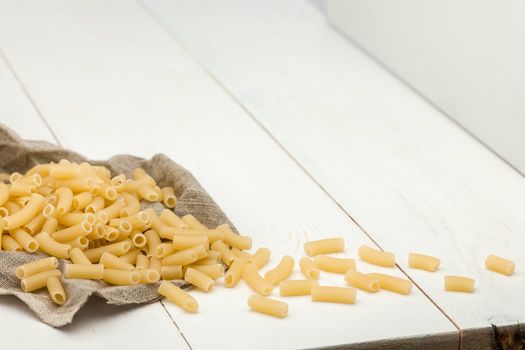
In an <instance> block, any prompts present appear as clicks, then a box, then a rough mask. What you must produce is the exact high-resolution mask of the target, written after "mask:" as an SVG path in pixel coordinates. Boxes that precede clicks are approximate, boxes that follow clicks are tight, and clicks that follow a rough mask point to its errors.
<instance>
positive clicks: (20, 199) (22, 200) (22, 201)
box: [13, 196, 31, 207]
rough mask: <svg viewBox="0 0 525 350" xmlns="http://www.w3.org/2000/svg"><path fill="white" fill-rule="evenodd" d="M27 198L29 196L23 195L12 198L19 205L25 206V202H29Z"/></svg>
mask: <svg viewBox="0 0 525 350" xmlns="http://www.w3.org/2000/svg"><path fill="white" fill-rule="evenodd" d="M29 199H31V197H30V196H23V197H17V198H14V199H13V200H14V201H15V202H16V203H17V204H19V205H21V206H22V207H23V206H25V205H26V204H27V202H29Z"/></svg>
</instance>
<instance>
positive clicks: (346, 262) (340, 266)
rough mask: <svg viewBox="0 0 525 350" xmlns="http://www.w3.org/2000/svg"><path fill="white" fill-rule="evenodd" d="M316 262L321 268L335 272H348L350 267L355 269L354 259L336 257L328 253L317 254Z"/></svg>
mask: <svg viewBox="0 0 525 350" xmlns="http://www.w3.org/2000/svg"><path fill="white" fill-rule="evenodd" d="M314 264H315V266H317V267H318V268H319V269H320V270H324V271H328V272H334V273H346V271H348V270H350V269H355V260H354V259H345V258H334V257H331V256H327V255H317V256H315V257H314Z"/></svg>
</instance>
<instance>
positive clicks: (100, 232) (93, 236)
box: [86, 222, 106, 240]
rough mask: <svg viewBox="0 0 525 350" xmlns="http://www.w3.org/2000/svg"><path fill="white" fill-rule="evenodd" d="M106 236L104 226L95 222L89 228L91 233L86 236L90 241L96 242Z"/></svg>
mask: <svg viewBox="0 0 525 350" xmlns="http://www.w3.org/2000/svg"><path fill="white" fill-rule="evenodd" d="M105 235H106V225H104V224H101V223H100V222H97V223H96V224H95V225H93V227H92V228H91V232H90V233H89V234H88V235H87V236H86V237H87V238H88V239H90V240H98V239H101V238H103V237H105Z"/></svg>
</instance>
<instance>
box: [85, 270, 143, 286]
mask: <svg viewBox="0 0 525 350" xmlns="http://www.w3.org/2000/svg"><path fill="white" fill-rule="evenodd" d="M82 266H87V265H82ZM102 279H103V280H104V281H106V282H108V283H109V284H114V285H117V286H131V285H134V284H137V283H139V282H140V273H139V272H137V271H124V270H116V269H104V275H103V277H102Z"/></svg>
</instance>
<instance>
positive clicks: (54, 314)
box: [0, 124, 233, 327]
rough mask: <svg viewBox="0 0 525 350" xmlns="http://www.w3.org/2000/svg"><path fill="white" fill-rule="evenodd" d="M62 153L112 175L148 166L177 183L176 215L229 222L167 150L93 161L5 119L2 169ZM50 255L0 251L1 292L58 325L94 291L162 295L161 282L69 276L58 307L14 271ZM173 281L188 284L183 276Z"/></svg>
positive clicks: (110, 297)
mask: <svg viewBox="0 0 525 350" xmlns="http://www.w3.org/2000/svg"><path fill="white" fill-rule="evenodd" d="M62 158H66V159H68V160H70V161H73V162H83V161H89V162H90V163H94V164H98V165H104V166H106V167H108V168H109V169H110V170H111V172H112V174H113V175H116V174H119V173H123V174H126V175H127V176H128V177H129V176H130V175H131V172H132V171H133V169H135V168H138V167H141V168H144V169H145V170H146V171H147V172H148V173H149V174H150V175H151V176H153V177H154V178H155V180H156V181H157V183H158V184H159V186H173V187H174V188H175V193H176V195H177V198H178V202H177V206H176V208H175V212H176V214H178V215H185V214H190V213H191V214H192V215H194V216H195V217H196V218H197V219H199V220H200V221H201V222H202V223H204V224H205V225H207V226H209V227H216V226H217V225H220V224H223V223H230V221H229V220H228V218H227V217H226V215H225V214H224V213H223V212H222V211H221V209H220V208H219V207H218V206H217V204H216V203H215V202H214V201H213V199H211V197H210V196H209V195H208V193H206V191H205V190H204V189H203V188H202V187H201V185H200V184H199V183H198V182H197V180H196V179H195V178H194V177H193V176H192V174H191V173H190V172H189V171H187V170H186V169H184V168H183V167H181V166H180V165H178V164H176V163H175V162H173V161H172V160H171V159H169V158H168V157H166V156H165V155H163V154H157V155H155V156H154V157H153V158H151V159H150V160H145V159H141V158H137V157H134V156H130V155H117V156H114V157H112V158H110V159H108V160H106V161H91V160H88V159H86V158H85V157H83V156H81V155H80V154H78V153H75V152H72V151H68V150H65V149H62V148H60V147H58V146H55V145H52V144H50V143H47V142H44V141H24V140H22V139H20V137H19V136H18V135H16V134H15V133H14V132H13V131H11V130H10V129H9V128H7V127H6V126H5V125H2V124H0V172H14V171H18V172H25V171H26V170H27V169H29V168H31V167H33V166H34V165H36V164H39V163H49V162H52V161H54V162H58V161H59V160H60V159H62ZM230 224H231V223H230ZM232 227H233V226H232ZM45 256H46V255H45V254H44V253H39V254H27V253H22V252H5V251H0V295H15V296H16V297H17V298H19V299H20V300H22V301H23V302H24V303H25V304H26V305H27V306H28V307H29V308H30V309H31V310H33V312H34V313H35V314H36V315H37V316H38V318H40V319H41V320H42V321H43V322H45V323H47V324H49V325H51V326H53V327H62V326H65V325H67V324H69V323H71V321H72V320H73V317H74V316H75V314H76V313H77V311H78V310H79V309H80V308H81V307H82V306H83V305H84V304H85V303H86V301H87V300H88V298H89V297H90V296H91V295H93V294H95V295H98V296H100V297H102V298H104V299H106V301H107V302H108V303H109V304H117V305H124V304H141V303H148V302H153V301H156V300H158V298H159V294H158V293H157V288H158V284H157V285H154V284H153V285H136V286H130V287H120V286H118V287H117V286H110V285H108V284H106V283H104V282H98V281H90V280H76V279H73V280H67V279H65V280H64V281H63V283H64V288H65V290H66V293H67V302H66V303H65V304H64V305H62V306H57V305H56V304H54V303H53V302H52V301H51V299H50V298H49V296H48V294H47V291H46V290H45V289H43V290H41V291H37V292H32V293H25V292H23V291H22V290H21V289H20V280H19V279H18V278H17V277H16V276H15V273H14V272H15V268H16V267H17V266H19V265H21V264H24V263H27V262H30V261H32V260H36V259H40V258H42V257H45ZM64 264H65V262H64V261H61V262H60V266H59V268H60V270H61V271H62V272H64ZM174 282H175V283H177V284H178V285H180V286H182V287H187V285H186V284H185V282H184V281H174Z"/></svg>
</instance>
